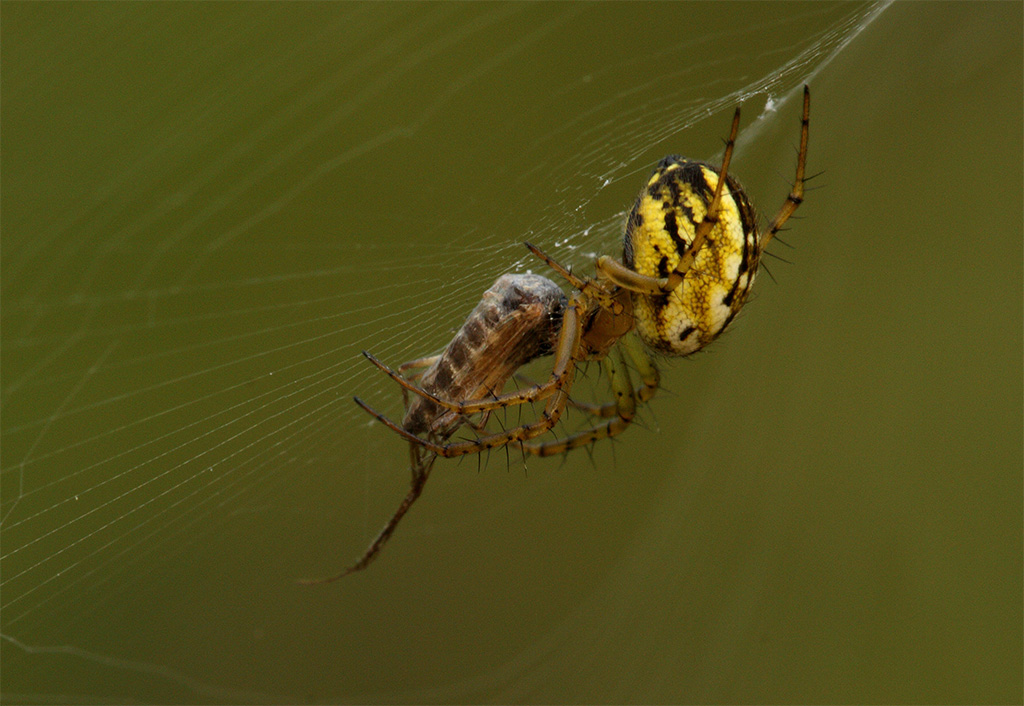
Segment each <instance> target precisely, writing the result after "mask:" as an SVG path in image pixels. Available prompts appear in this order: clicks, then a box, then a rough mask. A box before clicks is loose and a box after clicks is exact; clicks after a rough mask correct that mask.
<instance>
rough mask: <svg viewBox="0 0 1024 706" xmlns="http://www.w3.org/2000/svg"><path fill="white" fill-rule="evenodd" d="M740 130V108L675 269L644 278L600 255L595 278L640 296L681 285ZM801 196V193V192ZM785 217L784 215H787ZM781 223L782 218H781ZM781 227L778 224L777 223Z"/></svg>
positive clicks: (710, 225) (714, 210) (711, 217)
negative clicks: (708, 198)
mask: <svg viewBox="0 0 1024 706" xmlns="http://www.w3.org/2000/svg"><path fill="white" fill-rule="evenodd" d="M739 128H740V109H739V108H737V109H736V112H735V113H734V114H733V117H732V128H731V129H730V130H729V139H728V141H726V143H725V155H724V156H723V157H722V166H721V168H720V169H719V171H718V184H717V185H716V186H715V195H714V197H713V198H712V199H711V203H710V204H708V208H707V211H706V212H705V213H704V218H703V219H701V222H700V223H698V224H697V227H696V228H695V229H694V232H693V240H692V241H691V242H690V245H689V247H688V248H686V252H684V253H683V254H682V256H681V257H680V258H679V262H677V263H676V267H675V269H674V270H672V272H670V273H669V274H668V277H665V278H658V277H648V276H647V275H642V274H639V273H637V272H634V271H633V270H631V269H629V268H628V267H626V266H625V265H624V264H622V263H621V262H619V261H618V260H616V259H615V258H612V257H608V256H607V255H602V256H601V257H599V258H598V259H597V272H598V277H599V278H601V279H606V280H608V281H610V282H613V283H614V284H617V285H618V286H620V287H622V288H623V289H628V290H630V291H631V292H639V293H641V294H667V293H668V292H671V291H673V290H675V289H677V288H678V287H679V286H680V285H681V284H682V283H683V278H684V277H685V276H686V273H687V272H689V271H690V268H691V267H693V263H694V262H695V261H696V259H697V255H698V254H699V253H700V250H701V248H703V247H704V243H705V242H706V241H707V239H708V235H710V234H711V231H712V230H713V229H714V227H715V226H716V225H717V224H718V217H719V209H720V207H721V203H722V190H723V188H724V187H725V183H726V181H727V175H728V173H729V163H730V162H731V161H732V152H733V148H734V147H735V145H736V134H737V133H738V132H739ZM801 193H803V192H802V191H801ZM787 217H788V214H787ZM783 222H785V219H783ZM779 225H781V223H780V224H779Z"/></svg>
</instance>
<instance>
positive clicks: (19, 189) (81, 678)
mask: <svg viewBox="0 0 1024 706" xmlns="http://www.w3.org/2000/svg"><path fill="white" fill-rule="evenodd" d="M2 10H3V24H2V41H0V51H2V63H3V72H2V77H0V86H2V89H3V101H2V106H0V111H2V113H0V119H2V152H3V164H2V174H0V179H2V184H0V195H2V207H0V211H2V240H0V246H2V252H0V257H2V301H0V306H2V348H0V352H2V386H0V387H2V390H0V392H2V400H0V401H2V456H3V458H2V464H0V466H2V485H0V492H2V498H0V500H2V514H3V524H2V526H0V531H2V547H0V554H2V562H0V606H2V607H0V632H2V637H3V640H2V642H0V650H2V652H0V655H2V662H3V663H2V673H0V696H2V697H3V699H4V701H5V703H16V702H25V703H54V702H62V703H63V702H69V703H72V702H104V703H106V702H128V703H137V702H150V703H209V702H218V703H253V702H307V701H308V702H419V703H425V702H535V703H552V702H571V703H578V702H598V703H603V702H615V703H628V702H636V703H667V702H673V703H675V702H678V703H682V702H688V703H690V702H718V703H766V702H776V703H783V702H785V703H792V702H806V703H812V702H813V703H857V702H873V703H1013V702H1016V703H1019V702H1021V700H1022V698H1024V697H1022V686H1021V684H1022V647H1021V646H1022V585H1021V584H1022V579H1021V577H1022V523H1024V518H1022V465H1024V458H1022V455H1024V454H1022V428H1024V419H1022V375H1021V373H1022V348H1024V344H1022V328H1024V323H1022V322H1024V311H1022V308H1024V305H1022V301H1024V294H1022V259H1024V253H1022V244H1024V223H1022V203H1021V202H1022V199H1021V194H1022V193H1024V188H1022V187H1024V185H1022V169H1024V168H1022V163H1024V153H1022V132H1024V124H1022V98H1021V96H1022V34H1024V28H1022V6H1021V4H1020V3H993V4H986V3H962V4H961V3H943V4H930V3H921V4H895V5H892V6H888V7H886V6H871V5H851V4H842V5H838V4H816V3H812V4H777V3H771V4H768V3H764V4H760V3H758V4H742V3H727V4H714V5H713V4H710V3H681V4H593V5H569V4H539V5H534V4H528V5H519V4H512V5H507V4H383V5H380V4H342V3H339V4H297V3H288V4H226V3H225V4H185V3H170V4H145V5H141V4H127V3H107V4H100V3H95V4H57V3H54V4H49V3H47V4H41V3H14V2H5V3H3V8H2ZM805 81H808V82H809V83H810V84H811V87H812V93H813V102H812V116H811V147H810V164H809V170H810V171H811V172H822V171H823V172H824V174H823V175H821V176H820V177H817V178H816V179H815V180H814V181H813V182H812V185H813V186H814V187H815V189H814V190H813V191H811V192H810V193H809V194H808V198H807V201H806V205H805V206H804V207H803V208H802V209H801V210H800V212H799V214H798V215H799V216H800V217H801V218H800V220H798V221H796V222H795V224H794V225H793V227H792V228H791V230H790V231H789V232H788V233H787V234H786V235H785V240H786V242H787V243H789V244H790V245H791V246H793V247H792V248H791V249H790V248H786V247H784V246H781V245H776V246H773V248H772V250H773V252H775V253H777V254H778V255H780V256H781V257H783V258H785V259H786V260H788V261H790V263H792V264H787V263H786V262H782V261H772V260H769V262H768V265H769V267H770V268H771V271H772V274H773V276H774V280H775V281H772V279H773V278H770V277H767V276H763V277H762V279H761V280H759V283H758V285H757V287H756V292H757V296H756V298H755V300H754V301H753V302H752V303H751V304H750V305H749V306H748V307H747V309H746V310H745V312H744V315H743V316H742V317H741V318H740V320H739V321H738V322H737V323H736V324H735V326H734V328H733V329H732V330H731V331H730V333H729V334H728V335H727V336H725V337H724V338H723V339H722V340H721V341H719V342H718V343H716V344H715V346H714V347H712V349H711V351H709V352H708V353H706V354H701V355H698V356H696V357H694V358H691V359H689V360H685V361H678V362H674V363H670V364H667V365H665V366H664V367H665V368H666V370H665V387H666V390H667V392H666V394H664V395H661V396H659V397H658V398H657V399H656V400H655V401H654V402H652V404H651V405H650V407H649V409H647V410H645V411H644V413H643V415H642V418H641V424H640V425H638V427H637V428H635V429H631V430H630V431H629V432H628V433H627V434H626V435H624V436H623V437H622V438H621V440H620V441H618V442H617V443H603V444H599V445H598V446H596V447H595V448H594V449H593V452H592V454H587V453H585V452H577V453H575V454H572V455H570V456H569V457H568V458H567V459H545V460H536V461H530V462H529V468H528V469H527V470H524V468H523V464H522V461H521V459H519V458H517V457H515V456H514V455H513V456H511V457H510V458H508V459H506V457H505V455H504V454H501V453H494V454H492V455H491V456H490V457H489V458H485V459H482V463H480V464H479V465H478V464H477V462H476V460H473V459H470V460H467V461H465V462H462V463H457V462H442V463H439V464H438V466H437V469H436V470H435V473H434V477H433V478H432V480H431V483H430V485H429V486H428V487H427V491H426V493H425V495H424V497H423V499H422V500H421V501H420V503H419V504H418V505H417V506H416V507H415V508H414V510H413V511H412V512H411V513H410V515H409V516H408V517H407V518H406V520H405V522H404V523H403V525H402V526H401V527H400V529H399V532H398V534H397V535H396V536H395V539H394V540H393V541H392V543H391V544H390V545H389V547H388V549H387V550H386V552H385V553H384V555H383V556H382V558H381V559H380V561H379V562H378V563H377V564H375V565H374V566H373V567H372V568H371V569H370V570H369V571H367V572H365V573H363V574H360V575H357V576H352V577H349V578H347V579H346V580H344V581H343V582H340V583H337V584H333V585H330V586H321V587H314V588H311V587H303V586H298V585H296V584H295V583H294V579H296V578H299V577H303V576H316V575H323V574H327V573H332V572H334V571H336V570H338V569H340V568H341V567H342V566H343V565H345V564H346V563H347V562H348V561H350V560H351V559H352V558H354V557H355V556H357V555H358V554H359V552H361V551H362V549H363V548H364V547H365V545H366V543H367V542H368V541H369V540H370V538H372V537H373V535H374V534H375V532H376V531H377V529H378V528H379V526H380V525H381V524H382V523H383V522H384V520H385V519H386V518H387V517H388V515H389V514H390V512H391V511H392V509H393V508H394V506H395V505H396V504H397V503H398V501H399V499H400V498H401V496H402V495H403V494H404V492H405V486H406V484H407V481H408V472H407V470H406V461H407V454H406V450H405V449H404V448H403V446H402V443H401V442H400V441H399V440H398V439H397V438H395V437H394V436H393V435H391V434H390V433H389V432H387V430H385V429H383V428H382V427H380V426H379V425H375V424H370V423H368V421H367V419H366V418H365V416H364V415H362V414H361V413H360V412H359V411H358V410H357V409H356V408H355V406H354V405H353V404H352V402H351V396H352V395H353V394H359V395H361V396H363V397H365V398H366V399H368V400H371V401H372V402H373V403H375V404H378V405H380V406H382V407H383V408H385V409H387V410H388V411H389V412H391V413H393V414H398V413H399V412H400V407H401V399H400V395H399V393H398V391H397V390H396V389H394V388H393V387H392V386H391V385H390V384H387V382H386V381H385V380H382V379H381V377H382V376H380V375H378V374H377V373H376V371H374V370H373V369H372V368H370V366H369V365H367V364H366V363H365V361H363V360H362V359H361V358H360V357H359V355H358V352H359V351H360V350H361V349H364V348H365V349H369V350H372V351H373V352H375V353H377V354H378V355H380V356H381V357H382V358H384V359H385V360H387V361H389V362H391V363H399V362H401V361H403V360H406V359H409V358H412V357H415V356H418V355H423V354H426V353H430V352H432V351H434V350H436V349H438V348H439V347H440V346H442V345H444V343H445V342H446V341H447V340H448V339H449V338H450V336H451V333H452V331H453V330H454V329H455V328H457V327H458V325H459V324H460V323H461V319H462V318H463V317H464V316H465V314H466V312H467V311H468V310H469V309H470V308H471V307H472V306H473V305H474V304H475V302H476V300H477V299H478V297H479V295H480V293H481V292H482V291H483V290H484V289H486V288H487V287H488V286H489V285H490V284H491V282H493V280H494V279H495V277H497V276H498V275H499V274H501V273H502V272H505V271H513V270H514V271H522V270H523V269H526V268H533V269H535V270H539V268H537V266H536V263H532V262H530V261H529V260H528V258H527V257H526V256H525V255H524V253H525V251H524V250H523V248H522V246H521V242H522V241H523V240H525V239H530V240H531V241H534V242H536V243H537V244H538V245H541V246H542V247H544V248H546V249H549V250H550V251H551V252H552V253H554V254H555V255H556V256H557V257H559V258H562V259H565V260H567V261H569V262H573V263H574V264H576V265H578V266H585V267H589V265H588V264H587V263H588V262H589V261H590V259H591V258H592V256H593V254H595V253H611V254H617V253H618V251H619V249H620V245H619V238H620V237H621V223H622V218H623V212H624V210H625V209H626V208H628V206H629V205H630V204H631V200H632V198H633V197H634V195H635V193H636V191H637V189H638V188H639V186H640V184H642V183H643V180H644V179H645V178H646V176H647V175H648V174H649V172H650V170H651V168H652V167H653V165H654V164H655V163H656V161H657V160H658V159H660V158H661V157H662V156H664V155H665V154H668V153H684V154H687V155H689V156H692V157H698V158H714V156H715V155H716V154H718V152H719V151H720V148H721V139H722V138H723V137H724V135H725V134H726V132H727V130H728V123H729V118H730V115H731V111H732V109H733V107H734V106H735V105H736V104H737V103H740V102H742V104H743V107H744V120H743V126H744V129H743V132H742V133H741V138H740V143H739V147H738V150H737V155H736V161H735V162H734V167H733V170H734V173H735V174H736V175H738V176H739V177H740V178H741V179H742V180H743V182H744V184H745V185H746V186H747V188H748V190H749V192H750V193H751V195H752V196H753V198H754V200H755V202H756V203H757V204H758V205H759V206H760V209H761V211H762V215H764V216H770V215H771V214H772V213H773V212H774V209H775V208H776V207H777V206H778V205H779V204H781V202H782V200H783V198H784V196H785V194H786V192H787V189H788V181H789V180H790V179H791V178H792V170H793V164H794V161H795V152H794V146H795V144H796V141H797V137H798V135H797V130H798V111H799V106H798V101H797V100H795V98H796V97H797V95H798V92H799V86H800V85H801V84H802V83H803V82H805ZM766 103H767V105H768V109H767V110H766V109H765V108H766Z"/></svg>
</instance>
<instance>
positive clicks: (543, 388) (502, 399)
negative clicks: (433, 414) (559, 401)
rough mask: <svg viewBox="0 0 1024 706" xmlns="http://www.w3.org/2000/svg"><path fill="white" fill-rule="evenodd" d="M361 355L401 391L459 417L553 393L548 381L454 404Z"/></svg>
mask: <svg viewBox="0 0 1024 706" xmlns="http://www.w3.org/2000/svg"><path fill="white" fill-rule="evenodd" d="M363 355H364V356H366V359H367V360H369V361H370V362H371V363H373V364H374V365H376V366H377V367H378V368H380V369H381V371H383V372H384V374H385V375H387V376H388V377H390V378H391V379H392V380H394V381H395V382H396V383H398V384H399V385H401V386H402V388H403V389H405V390H408V391H409V392H412V393H414V394H416V395H419V396H420V397H423V398H425V399H428V400H430V401H431V402H433V403H434V404H436V405H437V406H439V407H444V408H445V409H450V410H451V411H453V412H455V413H456V414H458V415H461V416H467V415H470V414H476V413H478V412H489V411H491V410H495V409H501V408H502V407H510V406H512V405H517V404H525V403H527V402H535V401H537V400H542V399H544V398H546V397H549V396H550V395H551V394H552V393H554V387H552V382H553V381H549V382H547V383H545V384H543V385H535V386H534V387H531V388H527V389H523V390H515V391H513V392H507V393H505V394H502V395H496V396H494V397H489V398H486V399H480V400H469V401H467V402H455V401H453V400H446V399H444V398H441V397H438V396H437V395H435V394H433V393H432V392H428V391H427V390H424V389H423V388H422V387H419V386H418V385H416V384H414V383H412V382H411V381H409V380H407V379H406V378H405V377H404V376H402V375H401V374H399V373H398V372H397V371H396V370H395V369H393V368H392V367H390V366H389V365H387V364H386V363H383V362H381V361H380V360H379V359H378V358H377V357H376V356H374V355H373V354H372V353H370V352H368V351H363ZM361 406H363V408H364V409H366V406H365V405H362V404H361ZM367 411H369V410H367ZM371 414H374V416H377V415H376V414H375V413H373V412H371Z"/></svg>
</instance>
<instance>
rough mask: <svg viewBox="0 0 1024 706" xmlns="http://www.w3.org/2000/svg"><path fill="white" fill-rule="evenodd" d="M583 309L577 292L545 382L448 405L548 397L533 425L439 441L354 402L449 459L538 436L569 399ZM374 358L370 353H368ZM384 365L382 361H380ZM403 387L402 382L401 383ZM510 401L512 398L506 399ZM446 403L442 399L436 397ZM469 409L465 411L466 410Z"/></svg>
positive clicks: (461, 407)
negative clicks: (453, 440) (498, 394)
mask: <svg viewBox="0 0 1024 706" xmlns="http://www.w3.org/2000/svg"><path fill="white" fill-rule="evenodd" d="M585 311H586V300H585V297H584V296H583V295H582V294H579V293H576V294H574V295H573V296H572V298H570V300H569V305H568V306H567V307H566V309H565V314H564V317H563V320H562V329H561V331H560V332H559V335H558V347H557V348H556V350H555V364H554V368H553V370H552V372H551V378H550V379H549V380H548V382H546V383H544V384H543V385H540V386H538V387H536V388H533V389H532V390H525V391H517V392H512V393H509V394H507V395H500V396H498V397H496V398H494V399H493V400H483V401H480V402H475V403H469V404H466V403H459V404H457V405H455V406H452V407H450V408H451V409H456V410H458V411H459V412H460V413H461V414H470V413H473V412H484V411H487V410H488V409H496V408H497V407H502V406H507V405H510V404H522V403H524V402H531V401H533V400H538V399H544V398H547V400H548V401H547V404H546V405H545V407H544V411H543V413H542V414H541V417H540V419H538V420H537V421H535V422H533V423H532V424H526V425H523V426H520V427H516V428H514V429H510V430H508V431H505V432H501V433H498V434H491V435H489V436H483V437H480V438H478V439H473V440H469V441H455V442H450V443H438V442H436V441H433V440H430V439H422V438H420V437H418V436H416V435H415V434H411V433H410V432H408V431H406V430H405V429H403V428H402V427H401V426H399V425H398V424H395V423H394V422H393V421H391V420H390V419H388V418H387V417H386V416H384V415H383V414H381V413H380V412H378V411H376V410H375V409H373V408H372V407H370V406H369V405H368V404H366V403H365V402H363V401H362V400H361V399H359V398H358V397H356V398H354V399H355V402H356V404H358V405H359V406H360V407H362V408H363V409H364V410H366V411H367V412H368V413H369V414H371V415H373V416H374V417H376V418H377V420H378V421H379V422H380V423H381V424H383V425H384V426H386V427H388V428H389V429H391V430H392V431H393V432H395V433H396V434H398V435H399V436H401V437H402V438H404V439H406V440H407V441H409V442H410V443H413V444H418V445H420V446H422V447H423V448H425V449H427V450H429V451H433V452H434V453H436V454H438V455H439V456H444V457H446V458H450V457H453V456H462V455H464V454H469V453H478V452H480V451H485V450H487V449H493V448H495V447H497V446H504V445H505V444H511V443H515V442H520V441H526V440H528V439H532V438H534V437H536V436H539V435H541V434H543V433H544V432H546V431H547V430H548V429H550V428H551V427H552V426H554V425H555V422H557V421H558V419H559V417H561V415H562V412H563V411H564V410H565V406H566V401H567V400H568V398H569V389H570V388H571V387H572V383H573V377H574V373H575V370H576V363H577V360H576V358H575V356H576V354H577V352H578V350H579V342H580V338H581V336H582V335H583V328H582V327H583V314H584V313H585ZM368 357H369V358H370V359H371V360H373V357H372V356H368ZM381 366H383V364H381ZM382 369H384V371H385V372H386V373H388V374H389V375H391V376H392V377H393V378H394V379H395V380H396V381H399V382H400V381H401V376H399V375H398V374H397V373H394V371H391V370H390V369H389V368H387V367H386V366H383V368H382ZM392 373H394V374H393V375H392ZM403 387H404V385H403ZM409 389H411V390H412V391H414V392H417V393H418V394H424V395H425V396H427V397H428V398H429V399H431V400H434V396H433V395H430V393H426V391H423V390H419V389H418V388H416V387H415V386H414V385H413V386H410V388H409ZM509 400H511V401H509ZM435 401H437V402H438V403H439V404H441V405H445V401H444V400H440V399H437V400H435ZM467 410H468V411H467Z"/></svg>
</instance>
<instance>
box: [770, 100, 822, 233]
mask: <svg viewBox="0 0 1024 706" xmlns="http://www.w3.org/2000/svg"><path fill="white" fill-rule="evenodd" d="M810 117H811V90H810V89H809V88H808V87H807V86H804V112H803V116H802V117H801V118H800V153H799V154H798V156H797V158H796V178H795V179H794V180H793V188H792V190H791V191H790V192H789V196H787V197H786V202H785V203H783V204H782V208H780V209H779V212H778V213H777V214H775V218H773V219H772V223H771V225H770V226H768V230H767V231H765V234H764V237H763V238H762V239H761V249H762V250H764V248H765V246H766V245H768V243H769V241H771V239H772V238H774V237H775V234H776V233H778V232H779V230H781V228H782V226H783V225H784V224H785V223H786V221H788V220H789V217H790V216H792V215H793V212H794V211H796V209H797V207H798V206H799V205H800V204H801V203H803V201H804V169H805V168H806V166H807V133H808V130H809V126H810Z"/></svg>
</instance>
